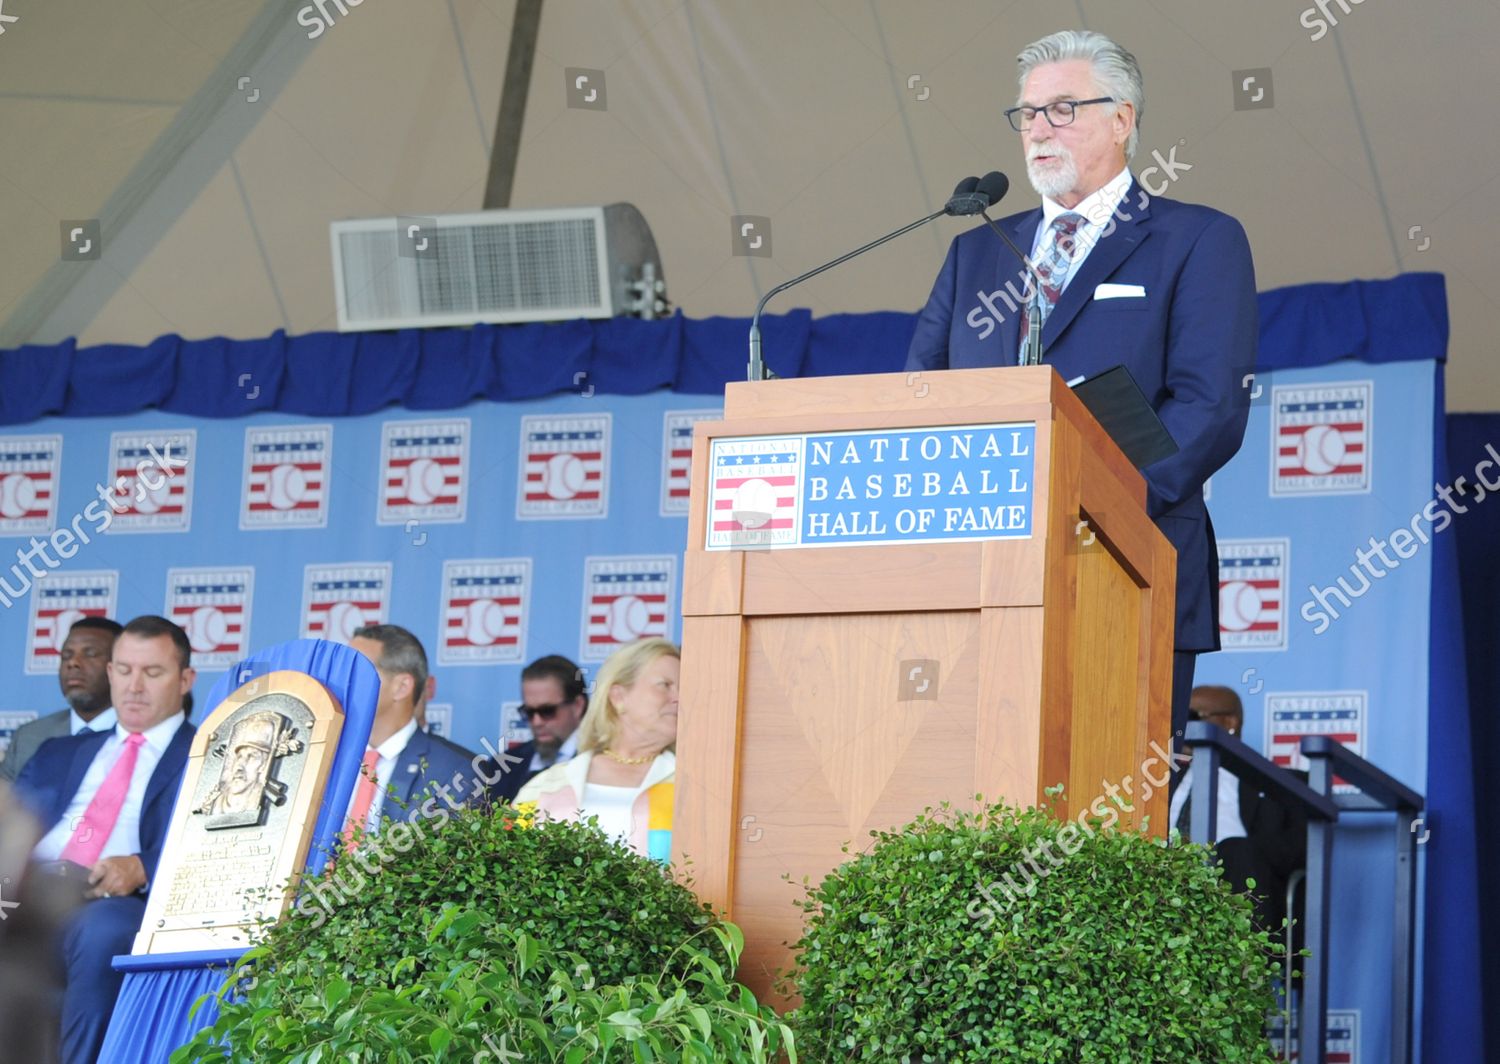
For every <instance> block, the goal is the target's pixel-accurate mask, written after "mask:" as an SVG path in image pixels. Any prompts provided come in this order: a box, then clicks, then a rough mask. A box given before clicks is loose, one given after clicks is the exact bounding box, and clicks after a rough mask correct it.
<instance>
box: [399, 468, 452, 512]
mask: <svg viewBox="0 0 1500 1064" xmlns="http://www.w3.org/2000/svg"><path fill="white" fill-rule="evenodd" d="M446 481H447V477H446V475H445V474H444V473H443V467H442V466H441V465H439V464H438V463H437V462H434V461H433V460H432V459H431V458H418V459H417V460H416V461H414V462H412V464H411V465H409V466H407V467H406V498H407V501H409V502H412V503H415V504H416V505H417V506H427V505H429V504H430V503H431V502H432V501H433V500H434V499H436V498H437V497H438V496H439V495H441V494H442V493H443V486H444V484H445V483H446Z"/></svg>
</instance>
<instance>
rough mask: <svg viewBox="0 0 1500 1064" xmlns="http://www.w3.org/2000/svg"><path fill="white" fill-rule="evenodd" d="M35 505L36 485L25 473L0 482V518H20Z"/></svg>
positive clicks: (12, 474) (13, 475)
mask: <svg viewBox="0 0 1500 1064" xmlns="http://www.w3.org/2000/svg"><path fill="white" fill-rule="evenodd" d="M35 505H36V485H35V484H33V483H32V482H31V478H30V477H28V476H27V475H26V474H25V473H11V474H9V475H8V476H6V477H5V479H3V480H0V517H20V516H22V515H23V514H26V513H28V512H29V511H30V510H31V508H32V507H33V506H35Z"/></svg>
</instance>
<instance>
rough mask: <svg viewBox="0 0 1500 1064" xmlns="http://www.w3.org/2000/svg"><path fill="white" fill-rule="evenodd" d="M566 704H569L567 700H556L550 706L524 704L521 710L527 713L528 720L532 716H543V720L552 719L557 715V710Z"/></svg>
mask: <svg viewBox="0 0 1500 1064" xmlns="http://www.w3.org/2000/svg"><path fill="white" fill-rule="evenodd" d="M566 705H568V703H567V702H555V703H553V704H552V705H550V706H522V707H521V712H522V713H524V714H525V715H526V719H527V720H530V719H531V718H532V717H541V718H542V719H543V720H551V719H552V718H553V717H555V716H557V711H558V710H559V709H562V707H563V706H566Z"/></svg>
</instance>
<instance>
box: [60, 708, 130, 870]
mask: <svg viewBox="0 0 1500 1064" xmlns="http://www.w3.org/2000/svg"><path fill="white" fill-rule="evenodd" d="M145 741H146V737H145V736H144V735H142V734H141V733H140V732H131V733H130V734H128V735H126V736H125V749H123V750H121V751H120V756H119V757H117V758H115V763H114V765H113V766H112V767H111V768H110V770H109V775H108V776H105V777H104V782H103V783H102V784H101V785H100V787H99V790H98V792H97V793H96V794H95V795H94V800H93V801H91V802H90V803H89V807H88V808H87V809H85V810H84V811H83V818H82V819H81V820H79V821H78V827H77V828H75V829H74V831H73V837H72V838H70V839H69V840H68V844H67V845H66V846H64V847H63V852H62V859H63V860H64V861H72V862H74V863H75V864H81V865H83V867H85V868H93V867H94V865H95V863H96V862H97V861H98V860H99V854H100V853H101V852H102V851H103V850H104V844H105V843H106V842H108V841H109V836H110V834H111V833H112V832H113V831H114V830H115V822H116V821H118V820H119V819H120V810H121V809H123V808H124V807H125V796H126V795H127V794H128V793H130V777H131V776H132V775H134V774H135V763H136V762H137V761H138V760H140V756H141V744H142V743H143V742H145Z"/></svg>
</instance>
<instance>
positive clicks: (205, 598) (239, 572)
mask: <svg viewBox="0 0 1500 1064" xmlns="http://www.w3.org/2000/svg"><path fill="white" fill-rule="evenodd" d="M254 587H255V570H254V569H252V568H250V567H249V566H239V567H235V568H206V569H169V570H167V598H166V609H165V611H164V612H165V614H166V616H167V617H170V618H171V619H172V620H174V621H176V622H177V623H178V624H179V625H181V626H182V630H183V631H184V632H186V633H187V637H188V644H189V645H190V646H191V647H192V648H193V666H194V668H198V669H227V668H229V666H231V665H233V664H234V663H235V662H236V661H238V660H239V659H240V658H243V657H244V656H245V655H246V654H248V653H249V651H250V604H251V599H252V597H253V591H254Z"/></svg>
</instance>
